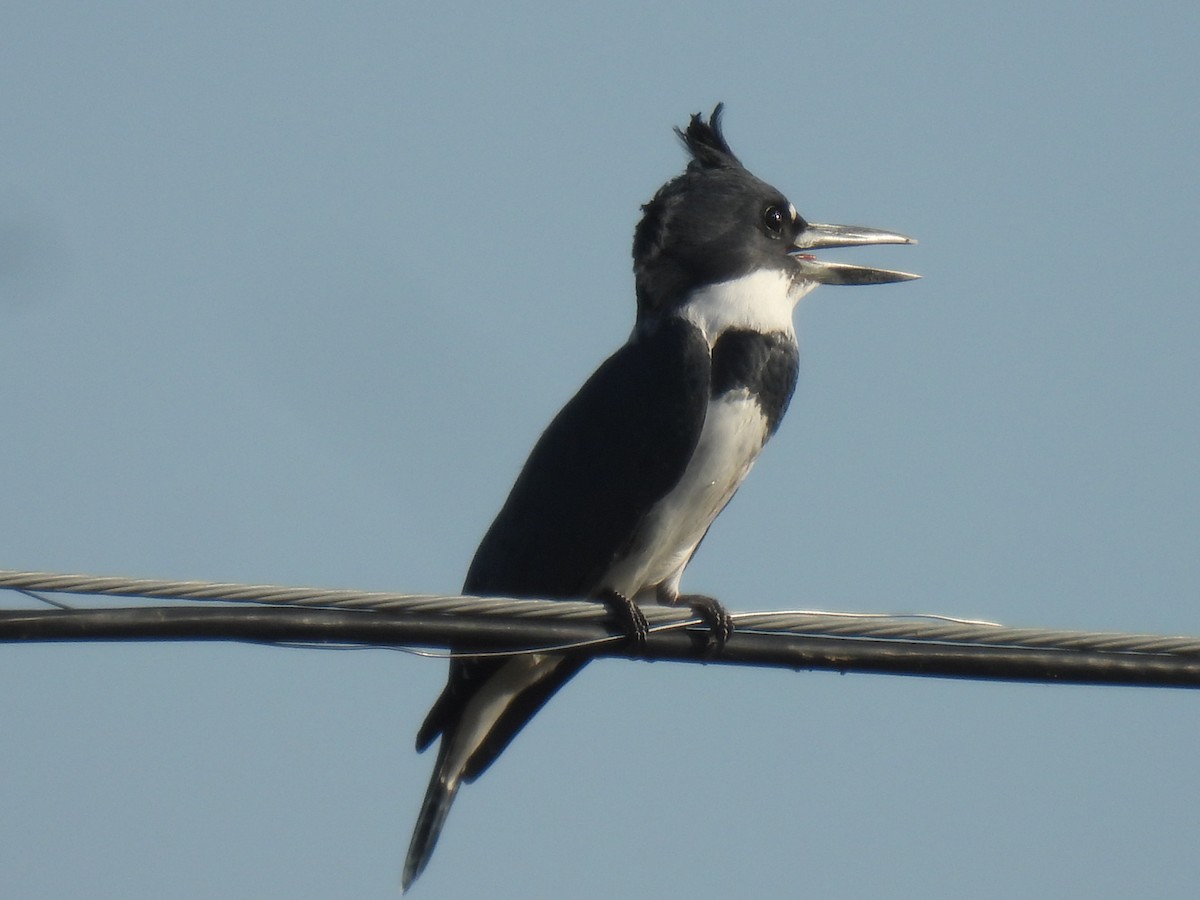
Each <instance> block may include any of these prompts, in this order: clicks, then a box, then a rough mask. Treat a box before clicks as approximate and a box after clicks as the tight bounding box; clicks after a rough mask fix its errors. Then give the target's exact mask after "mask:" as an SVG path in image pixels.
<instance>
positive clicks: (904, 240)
mask: <svg viewBox="0 0 1200 900" xmlns="http://www.w3.org/2000/svg"><path fill="white" fill-rule="evenodd" d="M915 243H916V241H915V240H913V239H912V238H910V237H905V236H904V235H902V234H896V233H895V232H892V231H880V230H879V229H878V228H861V227H859V226H858V225H819V224H817V223H816V222H809V223H808V226H807V227H806V228H805V229H804V230H803V231H801V232H800V233H799V234H798V235H797V236H796V243H795V246H794V247H793V248H792V249H791V250H789V251H788V253H789V254H791V257H792V259H793V260H795V262H796V266H797V267H798V268H799V269H800V277H802V278H805V279H807V280H808V281H816V282H820V283H821V284H887V283H889V282H892V281H912V280H913V279H914V278H920V277H921V276H920V275H912V274H910V273H908V272H893V271H892V270H890V269H873V268H871V267H869V266H852V265H849V264H848V263H837V262H826V261H825V260H822V259H817V258H816V257H815V256H813V255H812V254H810V253H809V252H808V251H809V250H821V249H825V248H828V247H858V246H861V245H862V244H915Z"/></svg>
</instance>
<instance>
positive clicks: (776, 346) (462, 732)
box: [403, 105, 916, 890]
mask: <svg viewBox="0 0 1200 900" xmlns="http://www.w3.org/2000/svg"><path fill="white" fill-rule="evenodd" d="M720 115H721V107H720V106H719V105H718V106H717V108H716V109H715V110H714V111H713V114H712V115H711V116H710V117H709V119H708V121H705V120H704V119H703V118H702V117H701V116H699V115H695V116H693V117H692V119H691V122H690V123H689V125H688V127H687V129H686V130H682V131H678V133H679V135H680V137H681V138H682V139H683V141H684V143H685V145H686V146H687V148H688V151H689V152H690V154H691V161H690V162H689V164H688V166H687V169H686V170H685V171H684V173H683V174H682V175H679V176H678V177H676V178H674V179H672V180H671V181H669V182H667V183H666V184H665V185H663V187H662V188H660V189H659V191H658V192H657V193H656V194H655V196H654V198H653V199H652V200H651V201H650V202H649V203H648V204H646V205H645V206H644V207H643V216H642V219H641V221H640V222H639V224H638V226H637V229H636V231H635V233H634V242H633V259H634V274H635V279H636V289H637V319H636V322H635V325H634V329H633V333H632V334H631V335H630V337H629V340H628V341H627V342H626V343H625V345H624V346H623V347H621V349H619V350H618V351H617V352H616V353H615V354H613V355H612V356H611V357H609V359H608V360H606V361H605V362H604V363H603V364H602V365H601V366H600V368H599V369H598V370H597V371H596V373H595V374H594V375H592V377H591V378H589V379H588V381H587V382H586V383H585V384H584V385H583V387H582V388H580V390H579V392H578V393H577V394H576V395H575V397H574V398H573V399H572V400H571V401H570V402H569V403H568V404H567V405H566V406H565V407H564V408H563V410H562V411H561V412H560V413H559V414H558V415H557V416H556V417H555V418H554V420H553V421H552V422H551V423H550V425H549V427H548V428H547V429H546V431H545V432H544V433H543V434H542V436H541V438H540V439H539V440H538V442H537V444H536V446H535V447H534V448H533V451H532V452H531V454H530V456H529V459H528V461H527V462H526V463H525V467H524V469H523V470H522V471H521V474H520V475H519V476H518V478H517V481H516V483H515V484H514V485H513V488H512V491H511V493H510V494H509V496H508V500H507V501H506V502H505V504H504V507H503V508H502V509H501V510H500V513H499V515H497V517H496V520H495V521H494V522H493V523H492V526H491V528H490V529H488V532H487V534H486V535H485V536H484V538H483V541H482V543H481V544H480V545H479V549H478V550H477V551H476V553H475V558H474V560H473V561H472V563H471V567H470V570H469V571H468V573H467V578H466V583H465V584H464V585H463V591H464V593H467V594H476V595H497V596H506V597H545V598H563V599H574V598H585V597H593V598H599V599H603V600H605V601H606V602H609V603H610V605H612V606H613V608H614V611H616V612H618V613H623V615H624V616H625V617H627V618H626V619H625V620H624V621H625V624H626V625H627V626H628V627H630V629H631V638H634V639H636V637H637V627H638V620H639V619H641V618H642V617H641V613H640V610H638V608H637V603H638V602H641V601H646V600H656V601H657V602H660V603H669V604H685V605H689V606H692V607H693V608H695V609H696V610H697V611H698V612H699V613H700V614H701V615H702V616H704V618H705V619H706V620H707V621H709V622H710V623H711V625H712V628H713V640H714V642H715V643H716V644H718V645H719V644H720V643H721V642H722V641H723V640H724V639H725V638H726V637H727V636H728V633H729V630H730V628H731V626H730V624H729V617H728V614H727V613H726V612H725V611H724V610H723V609H722V608H721V607H720V605H719V604H718V603H717V602H716V601H714V600H712V599H711V598H708V597H703V596H699V595H686V594H681V593H680V591H679V582H680V578H681V577H682V574H683V570H684V568H685V567H686V565H687V563H688V561H689V560H690V559H691V557H692V554H693V553H694V552H695V550H696V548H697V546H699V544H700V541H701V540H702V539H703V538H704V535H705V533H706V532H707V531H708V528H709V526H710V525H711V524H712V522H713V520H714V519H715V518H716V516H717V514H718V513H720V511H721V510H722V509H723V508H724V506H725V504H726V503H728V501H729V499H730V498H731V497H732V496H733V494H734V492H735V491H736V490H737V488H738V486H739V485H740V484H741V482H742V480H743V479H744V478H745V476H746V473H747V472H749V470H750V467H751V466H752V465H753V463H754V460H755V459H756V458H757V456H758V454H759V451H760V450H761V449H762V447H763V445H764V444H765V443H766V442H767V440H768V439H769V438H770V437H771V435H772V434H774V433H775V430H776V429H777V428H778V427H779V422H780V420H781V419H782V417H783V414H784V412H785V411H786V410H787V406H788V402H789V401H790V400H791V396H792V391H793V388H794V387H795V384H796V373H797V365H798V348H797V344H796V335H795V331H794V328H793V325H792V311H793V309H794V307H795V305H796V303H797V302H798V301H799V300H800V298H801V297H803V296H804V295H805V294H806V293H808V292H809V291H811V290H812V289H813V288H815V287H816V286H817V285H819V284H823V283H824V284H870V283H882V282H889V281H903V280H907V279H910V278H914V277H916V276H913V275H907V274H904V273H901V272H890V271H886V270H882V269H872V268H865V267H859V266H850V265H846V264H841V263H828V262H823V261H821V260H818V259H816V258H814V257H813V256H811V255H810V254H809V253H808V252H807V251H808V250H812V249H817V248H821V247H839V246H850V245H857V244H879V243H911V241H910V240H909V239H908V238H905V237H903V236H902V235H897V234H893V233H890V232H884V231H876V230H873V229H866V228H856V227H848V226H839V225H817V224H812V223H808V222H806V221H805V220H804V219H802V218H801V217H800V216H799V215H798V214H797V213H796V210H795V207H793V206H792V205H791V204H790V203H789V202H788V201H787V199H786V198H785V197H784V196H783V195H782V194H781V193H780V192H779V191H777V190H776V189H775V188H773V187H771V186H770V185H768V184H766V183H765V182H763V181H761V180H759V179H758V178H756V177H755V176H753V175H752V174H750V172H748V171H747V170H746V168H745V167H744V166H743V165H742V164H741V162H740V161H739V160H738V159H737V157H736V156H734V154H733V152H732V151H731V150H730V149H729V145H728V144H727V143H726V141H725V138H724V136H723V135H722V132H721V123H720ZM642 622H643V623H644V619H642ZM585 661H586V660H585V658H583V657H579V656H570V655H564V654H561V653H535V654H526V655H521V656H516V657H511V658H499V659H497V658H488V659H455V660H452V661H451V663H450V676H449V680H448V682H447V684H446V688H445V690H444V691H443V692H442V695H441V696H440V697H439V698H438V700H437V702H436V703H435V704H434V706H433V708H432V709H431V710H430V712H429V715H428V716H427V718H426V719H425V722H424V724H423V725H422V726H421V729H420V731H419V732H418V734H417V749H418V750H424V749H425V748H427V747H428V746H429V745H430V744H432V743H433V741H434V740H435V739H438V738H439V737H440V744H439V747H438V756H437V761H436V763H435V765H434V771H433V776H432V778H431V780H430V783H429V789H428V791H427V793H426V795H425V802H424V804H423V805H422V807H421V811H420V814H419V816H418V819H417V825H416V828H415V830H414V832H413V837H412V842H411V844H410V846H409V851H408V857H407V859H406V861H405V866H404V876H403V885H404V889H405V890H407V889H408V887H409V886H410V885H411V884H412V882H413V881H414V880H415V879H416V877H417V876H418V875H420V874H421V872H422V871H423V870H424V868H425V866H426V864H427V863H428V861H429V858H430V855H431V854H432V853H433V848H434V845H435V844H436V842H437V838H438V834H439V833H440V831H441V828H442V825H443V823H444V822H445V819H446V815H447V813H448V812H449V809H450V805H451V804H452V803H453V801H454V797H455V795H456V794H457V792H458V788H459V786H460V785H461V784H462V783H463V782H470V781H473V780H474V779H475V778H477V777H479V775H481V774H482V773H483V772H484V771H485V770H486V769H487V767H488V766H490V765H491V764H492V763H493V762H494V761H495V760H496V758H497V756H499V755H500V753H501V752H502V751H503V750H504V748H505V747H507V746H508V744H509V742H510V741H511V740H512V739H513V737H514V736H515V735H516V734H517V732H518V731H520V730H521V728H522V727H524V725H525V724H526V723H527V722H528V721H529V720H530V718H532V717H533V715H534V714H535V713H536V712H537V711H538V709H540V708H541V706H542V705H543V704H544V703H545V702H546V701H547V700H548V699H549V698H550V697H551V696H552V695H553V694H554V692H555V691H557V690H558V689H559V688H560V687H561V686H562V685H563V684H564V683H566V681H567V680H568V679H570V678H571V677H572V676H573V675H574V674H575V673H576V672H578V671H579V669H580V668H582V666H583V665H584V663H585Z"/></svg>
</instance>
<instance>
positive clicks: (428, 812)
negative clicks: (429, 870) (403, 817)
mask: <svg viewBox="0 0 1200 900" xmlns="http://www.w3.org/2000/svg"><path fill="white" fill-rule="evenodd" d="M450 743H451V742H450V741H449V740H448V738H447V736H445V735H443V737H442V742H441V745H440V746H439V747H438V758H437V765H435V766H434V767H433V776H432V777H431V778H430V779H429V787H428V788H427V789H426V791H425V802H423V803H422V804H421V812H420V813H418V814H417V824H416V827H415V828H413V836H412V840H411V841H409V843H408V856H406V857H405V858H404V875H403V876H402V878H401V882H400V886H401V890H403V891H407V890H408V888H409V886H410V885H412V883H413V882H414V881H416V880H417V877H418V876H419V875H420V874H421V873H422V872H424V871H425V866H426V865H428V864H429V858H430V857H431V856H433V848H434V847H436V846H437V841H438V835H440V834H441V833H442V826H443V825H445V824H446V816H447V814H449V812H450V806H451V804H453V803H454V798H455V796H456V795H457V794H458V785H459V777H460V773H458V772H450V771H448V769H449V766H448V765H447V762H448V760H447V757H448V755H449V754H448V752H447V751H448V749H449V745H450Z"/></svg>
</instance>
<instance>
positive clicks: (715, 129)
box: [675, 103, 742, 169]
mask: <svg viewBox="0 0 1200 900" xmlns="http://www.w3.org/2000/svg"><path fill="white" fill-rule="evenodd" d="M724 110H725V104H724V103H718V104H717V105H716V107H715V108H714V109H713V111H712V115H711V116H709V117H708V121H707V122H705V121H704V117H703V116H702V115H701V114H700V113H693V114H692V120H691V121H690V122H689V123H688V127H687V130H686V131H685V130H684V129H682V128H678V127H677V128H676V129H675V133H676V134H677V135H679V139H680V140H681V141H683V143H684V145H685V146H686V147H687V148H688V152H689V153H691V154H692V161H691V163H689V164H688V168H693V167H694V168H700V169H725V168H729V167H730V166H737V167H738V168H742V163H741V161H740V160H739V159H738V158H737V157H736V156H734V154H733V151H732V150H730V149H729V143H728V142H727V141H726V140H725V135H724V134H722V133H721V113H722V112H724Z"/></svg>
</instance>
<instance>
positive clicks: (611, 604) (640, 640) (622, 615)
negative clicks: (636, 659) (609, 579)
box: [599, 591, 650, 653]
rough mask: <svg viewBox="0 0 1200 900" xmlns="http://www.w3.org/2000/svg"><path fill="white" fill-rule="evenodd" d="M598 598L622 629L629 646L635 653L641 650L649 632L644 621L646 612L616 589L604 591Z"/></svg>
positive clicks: (648, 627)
mask: <svg viewBox="0 0 1200 900" xmlns="http://www.w3.org/2000/svg"><path fill="white" fill-rule="evenodd" d="M599 599H600V601H601V602H602V603H603V604H604V605H605V606H607V607H608V609H609V612H611V613H612V614H613V616H614V617H616V620H617V622H618V624H620V626H621V628H622V629H624V631H625V637H626V638H627V639H628V641H629V646H630V648H631V649H632V650H633V651H634V652H635V653H636V652H640V651H641V650H643V649H644V648H645V646H646V637H647V636H648V635H649V634H650V626H649V625H648V624H647V623H646V614H645V613H644V612H642V608H641V607H640V606H638V605H637V604H636V603H634V602H633V601H632V600H630V599H629V598H628V597H626V596H625V595H624V594H619V593H617V592H616V591H604V592H603V593H601V594H600V597H599Z"/></svg>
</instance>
